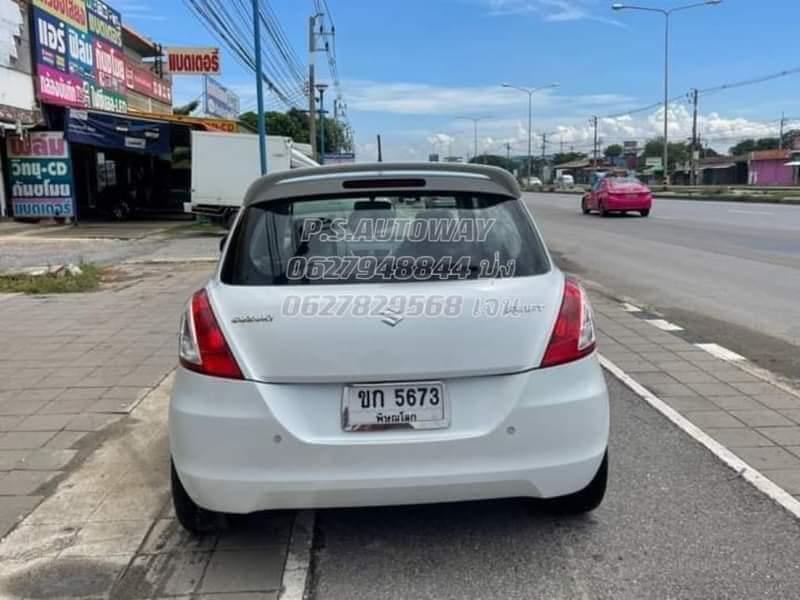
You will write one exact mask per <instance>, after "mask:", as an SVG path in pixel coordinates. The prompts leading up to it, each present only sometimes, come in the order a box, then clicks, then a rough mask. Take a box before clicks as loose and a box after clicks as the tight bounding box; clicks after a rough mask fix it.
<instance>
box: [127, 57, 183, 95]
mask: <svg viewBox="0 0 800 600" xmlns="http://www.w3.org/2000/svg"><path fill="white" fill-rule="evenodd" d="M125 84H126V86H127V88H128V91H129V92H131V91H133V92H136V93H138V94H142V95H143V96H147V97H148V98H153V99H154V100H158V101H159V102H164V103H165V104H172V82H171V81H169V80H168V79H159V78H158V77H156V76H155V75H154V74H153V73H152V72H151V71H149V70H148V69H144V68H142V67H140V66H139V65H137V64H135V63H134V62H133V61H131V60H130V59H126V61H125Z"/></svg>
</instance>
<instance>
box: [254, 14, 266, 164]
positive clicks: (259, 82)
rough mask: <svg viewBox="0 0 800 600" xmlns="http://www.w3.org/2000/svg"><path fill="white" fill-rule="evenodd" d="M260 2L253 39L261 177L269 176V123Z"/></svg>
mask: <svg viewBox="0 0 800 600" xmlns="http://www.w3.org/2000/svg"><path fill="white" fill-rule="evenodd" d="M258 4H259V3H258V0H253V37H254V38H255V48H254V49H255V55H256V57H255V58H256V65H255V66H256V98H257V102H256V103H257V104H258V108H257V109H256V110H258V153H259V159H260V161H259V163H260V166H261V175H266V174H267V122H266V118H265V117H264V74H263V73H262V70H261V11H260V10H259V8H258Z"/></svg>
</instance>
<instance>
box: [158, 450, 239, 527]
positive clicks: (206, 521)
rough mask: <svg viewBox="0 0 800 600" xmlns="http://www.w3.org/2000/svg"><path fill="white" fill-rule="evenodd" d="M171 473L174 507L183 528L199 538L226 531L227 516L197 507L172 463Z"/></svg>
mask: <svg viewBox="0 0 800 600" xmlns="http://www.w3.org/2000/svg"><path fill="white" fill-rule="evenodd" d="M170 471H171V483H172V505H173V506H174V507H175V516H176V517H177V518H178V522H179V523H180V524H181V526H182V527H183V528H184V529H186V531H188V532H189V533H192V534H194V535H198V536H199V535H203V534H207V533H215V532H217V531H221V530H222V529H225V525H226V519H225V515H224V514H223V513H218V512H213V511H210V510H206V509H205V508H201V507H199V506H197V504H195V502H194V500H192V499H191V498H190V497H189V494H188V493H187V492H186V489H185V488H184V487H183V484H182V483H181V480H180V478H179V477H178V473H177V471H175V465H173V464H172V462H171V461H170Z"/></svg>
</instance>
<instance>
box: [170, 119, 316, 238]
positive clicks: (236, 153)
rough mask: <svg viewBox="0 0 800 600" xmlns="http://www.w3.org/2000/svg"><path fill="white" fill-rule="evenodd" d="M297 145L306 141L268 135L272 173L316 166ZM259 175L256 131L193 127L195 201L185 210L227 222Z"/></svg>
mask: <svg viewBox="0 0 800 600" xmlns="http://www.w3.org/2000/svg"><path fill="white" fill-rule="evenodd" d="M297 146H300V147H304V146H305V145H304V144H297V145H296V144H294V142H292V140H291V139H290V138H286V137H279V136H267V157H268V158H267V169H268V171H269V173H276V172H278V171H287V170H289V169H296V168H300V167H312V166H317V163H316V162H314V161H313V160H312V159H311V158H309V157H308V156H307V155H306V154H304V153H303V152H301V151H300V150H299V149H298V148H297ZM304 149H305V148H304ZM260 176H261V166H260V163H259V147H258V136H257V135H253V134H250V133H217V132H210V131H193V132H192V197H191V200H192V201H191V203H188V204H185V205H184V210H185V211H186V212H191V213H193V214H195V215H199V216H203V217H207V218H209V219H211V220H212V221H214V222H219V223H222V224H224V225H226V226H227V225H229V224H230V223H232V222H233V219H234V218H235V217H236V214H237V213H238V212H239V208H240V207H241V206H242V201H243V200H244V195H245V192H247V188H249V187H250V184H251V183H253V182H254V181H255V180H256V179H258V178H259V177H260Z"/></svg>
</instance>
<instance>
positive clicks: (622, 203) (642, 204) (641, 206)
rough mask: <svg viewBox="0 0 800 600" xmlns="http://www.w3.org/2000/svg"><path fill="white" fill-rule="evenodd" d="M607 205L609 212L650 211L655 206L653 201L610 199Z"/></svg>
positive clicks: (649, 199) (648, 199)
mask: <svg viewBox="0 0 800 600" xmlns="http://www.w3.org/2000/svg"><path fill="white" fill-rule="evenodd" d="M605 204H606V209H607V210H650V208H651V207H652V206H653V199H652V198H646V199H643V200H640V199H627V198H618V199H614V198H608V200H606V202H605Z"/></svg>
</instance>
